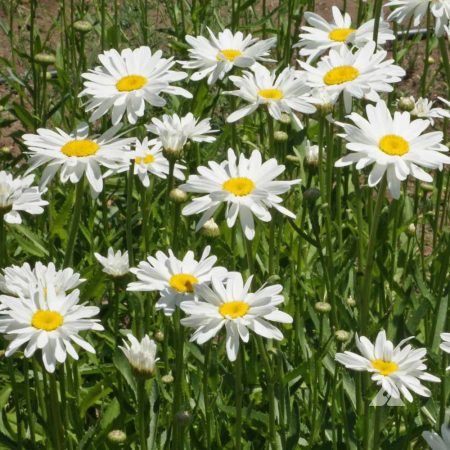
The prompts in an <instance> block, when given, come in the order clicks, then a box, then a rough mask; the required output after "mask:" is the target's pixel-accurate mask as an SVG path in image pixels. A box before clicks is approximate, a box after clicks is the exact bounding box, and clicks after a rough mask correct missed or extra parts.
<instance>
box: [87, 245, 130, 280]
mask: <svg viewBox="0 0 450 450" xmlns="http://www.w3.org/2000/svg"><path fill="white" fill-rule="evenodd" d="M94 256H95V258H96V259H97V261H98V262H99V263H100V264H101V265H102V266H103V272H105V273H107V274H108V275H111V276H113V277H123V276H124V275H126V274H127V273H128V272H129V271H130V266H129V265H128V252H123V254H122V252H121V251H120V250H118V251H117V253H114V250H113V249H112V247H109V248H108V255H107V256H106V257H105V256H102V255H100V254H99V253H94Z"/></svg>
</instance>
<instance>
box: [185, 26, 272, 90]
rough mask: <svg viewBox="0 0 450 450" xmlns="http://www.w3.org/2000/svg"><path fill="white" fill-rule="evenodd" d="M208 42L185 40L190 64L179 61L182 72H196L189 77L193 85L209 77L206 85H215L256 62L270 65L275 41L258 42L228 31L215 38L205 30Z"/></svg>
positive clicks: (191, 37)
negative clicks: (190, 70)
mask: <svg viewBox="0 0 450 450" xmlns="http://www.w3.org/2000/svg"><path fill="white" fill-rule="evenodd" d="M208 32H209V36H210V38H209V39H207V38H205V37H203V36H198V37H194V36H189V35H188V36H186V41H187V43H188V44H189V45H190V46H191V47H192V48H190V49H189V56H190V58H191V59H190V60H189V61H181V64H182V65H183V68H184V69H194V70H197V71H196V72H194V73H193V74H192V76H191V79H192V80H194V81H198V80H202V79H203V78H205V77H208V84H214V83H215V82H216V81H217V80H221V79H223V77H224V76H225V75H226V74H227V73H228V72H229V71H230V70H231V69H232V68H233V67H234V66H236V67H240V68H245V67H250V66H252V65H253V64H255V62H256V61H271V60H269V59H267V58H266V57H267V56H269V50H270V49H271V48H272V47H273V46H274V45H275V43H276V38H270V39H265V40H263V41H259V40H258V39H256V38H253V37H252V35H251V34H249V35H247V36H246V37H245V38H244V35H243V34H242V33H241V32H240V31H238V32H236V33H234V34H233V32H232V31H230V30H229V29H225V30H224V31H222V32H220V33H219V34H218V36H217V37H216V36H215V35H214V33H213V32H212V31H211V30H210V29H209V28H208Z"/></svg>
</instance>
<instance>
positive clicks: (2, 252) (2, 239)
mask: <svg viewBox="0 0 450 450" xmlns="http://www.w3.org/2000/svg"><path fill="white" fill-rule="evenodd" d="M7 259H8V256H7V252H6V226H5V217H4V215H3V214H1V213H0V269H1V268H2V267H6V266H7Z"/></svg>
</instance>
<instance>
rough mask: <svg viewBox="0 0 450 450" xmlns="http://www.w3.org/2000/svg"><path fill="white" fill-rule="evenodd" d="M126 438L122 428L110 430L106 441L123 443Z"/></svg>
mask: <svg viewBox="0 0 450 450" xmlns="http://www.w3.org/2000/svg"><path fill="white" fill-rule="evenodd" d="M126 440H127V435H126V434H125V432H124V431H122V430H112V431H110V432H109V433H108V441H109V442H113V443H115V444H123V443H124V442H125V441H126Z"/></svg>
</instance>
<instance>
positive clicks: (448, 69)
mask: <svg viewBox="0 0 450 450" xmlns="http://www.w3.org/2000/svg"><path fill="white" fill-rule="evenodd" d="M439 50H440V51H441V55H442V62H443V65H444V71H445V78H446V79H447V96H448V97H449V98H450V61H449V57H448V44H447V41H446V40H445V37H443V36H442V37H440V38H439Z"/></svg>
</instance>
